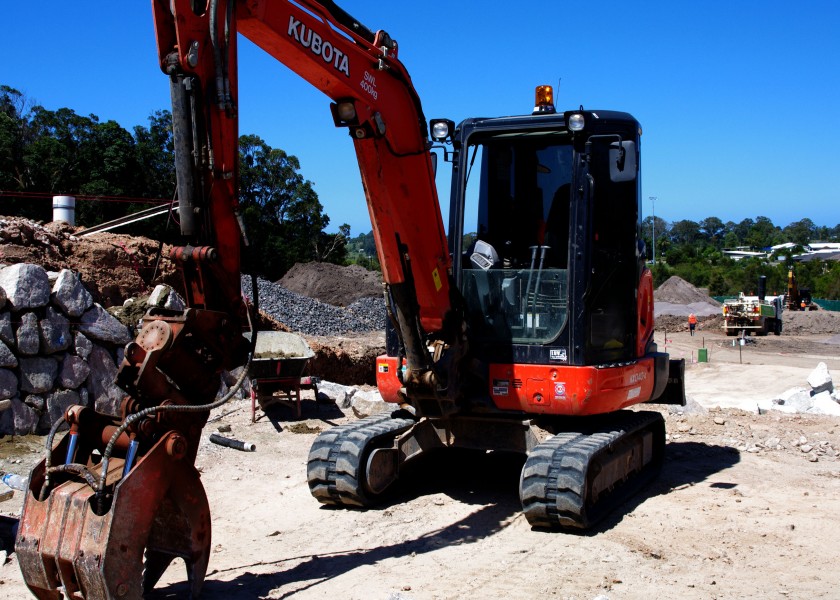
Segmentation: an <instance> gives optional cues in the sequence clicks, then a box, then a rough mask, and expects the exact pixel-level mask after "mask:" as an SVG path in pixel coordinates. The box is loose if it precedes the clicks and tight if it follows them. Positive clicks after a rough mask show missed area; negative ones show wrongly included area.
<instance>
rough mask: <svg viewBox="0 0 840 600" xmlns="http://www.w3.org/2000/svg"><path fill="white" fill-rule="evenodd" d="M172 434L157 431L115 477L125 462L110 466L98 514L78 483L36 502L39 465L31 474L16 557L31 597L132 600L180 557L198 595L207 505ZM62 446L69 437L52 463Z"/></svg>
mask: <svg viewBox="0 0 840 600" xmlns="http://www.w3.org/2000/svg"><path fill="white" fill-rule="evenodd" d="M177 435H178V434H177V433H175V432H171V431H170V432H169V433H167V434H166V435H164V436H163V437H162V438H161V439H160V440H159V441H158V442H157V443H156V444H155V445H154V446H153V447H152V448H151V449H150V450H149V452H148V453H147V454H145V455H144V456H143V457H142V458H141V459H139V460H138V462H137V464H136V465H135V466H134V468H133V469H132V470H131V471H130V472H129V473H128V475H127V476H125V477H123V478H122V480H120V477H121V474H122V470H123V466H124V461H123V460H121V459H117V458H114V459H113V460H112V461H111V462H110V463H109V466H108V476H107V479H106V489H110V488H111V486H113V485H114V483H116V487H114V488H113V490H114V491H113V499H112V502H111V505H110V508H109V509H108V510H107V512H105V513H104V514H101V515H99V514H96V512H95V510H94V505H95V502H94V493H95V491H94V490H93V489H92V488H91V486H90V485H88V483H87V482H86V481H84V480H83V479H81V478H78V479H76V478H72V479H69V480H67V481H64V482H63V483H60V484H58V485H56V486H55V487H54V488H52V489H50V490H49V494H48V495H46V497H45V498H44V499H43V500H39V496H40V494H41V486H42V485H43V483H44V479H45V477H44V475H45V463H44V462H43V461H42V462H41V463H39V464H38V465H37V466H36V467H35V468H34V469H33V471H32V475H31V477H30V487H29V491H28V493H27V496H26V500H25V503H24V507H23V514H22V516H21V520H20V527H19V529H18V537H17V541H16V544H15V552H16V553H17V555H18V561H19V563H20V568H21V572H22V573H23V577H24V580H25V581H26V585H27V586H28V587H29V589H30V591H31V592H32V593H33V594H34V595H35V596H36V597H37V598H40V599H42V600H47V599H50V600H53V599H54V600H58V599H60V598H64V597H67V598H71V599H74V600H81V599H82V598H84V599H86V600H105V599H120V600H130V599H137V600H139V599H141V598H143V595H144V593H145V592H147V591H149V590H151V589H152V588H153V587H154V585H155V584H156V583H157V582H158V580H159V579H160V577H161V576H162V575H163V573H164V571H166V568H167V567H168V566H169V564H170V563H171V562H172V560H173V559H175V558H178V557H180V558H181V559H183V560H184V562H185V563H186V567H187V577H188V580H189V583H190V589H191V594H192V597H193V598H196V597H197V596H198V594H199V592H200V591H201V586H202V584H203V583H204V576H205V573H206V571H207V563H208V560H209V556H210V508H209V506H208V503H207V496H206V495H205V493H204V487H203V486H202V485H201V481H200V479H199V475H198V472H197V471H196V469H195V467H194V466H193V465H192V464H190V462H189V461H188V460H184V457H183V453H182V452H180V451H179V450H180V449H179V447H178V444H177V443H175V442H176V438H177ZM66 446H67V437H65V438H64V439H63V440H62V442H61V443H60V444H58V446H57V447H56V448H55V450H54V451H53V459H54V460H55V461H58V460H60V457H62V456H65V452H66ZM54 464H55V463H54ZM97 468H98V467H97ZM91 471H92V473H93V474H94V476H96V477H98V476H99V474H100V473H99V472H98V471H97V470H95V469H91Z"/></svg>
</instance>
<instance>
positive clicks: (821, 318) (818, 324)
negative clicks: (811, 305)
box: [782, 310, 840, 335]
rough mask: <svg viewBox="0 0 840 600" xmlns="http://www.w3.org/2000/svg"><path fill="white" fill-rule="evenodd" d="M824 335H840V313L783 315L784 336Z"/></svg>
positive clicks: (791, 312)
mask: <svg viewBox="0 0 840 600" xmlns="http://www.w3.org/2000/svg"><path fill="white" fill-rule="evenodd" d="M786 333H787V334H790V335H822V334H837V333H840V312H832V311H828V310H814V311H798V310H786V311H784V312H783V313H782V335H784V334H786Z"/></svg>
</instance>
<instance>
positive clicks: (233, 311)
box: [15, 0, 684, 600]
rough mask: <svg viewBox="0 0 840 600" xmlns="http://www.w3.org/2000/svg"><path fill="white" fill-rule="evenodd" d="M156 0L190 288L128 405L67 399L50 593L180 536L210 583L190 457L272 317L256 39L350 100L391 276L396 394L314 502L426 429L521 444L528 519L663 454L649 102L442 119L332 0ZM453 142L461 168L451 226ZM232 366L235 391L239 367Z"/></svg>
mask: <svg viewBox="0 0 840 600" xmlns="http://www.w3.org/2000/svg"><path fill="white" fill-rule="evenodd" d="M152 8H153V13H154V19H155V27H156V34H157V41H158V50H159V57H160V66H161V68H162V70H163V71H164V73H166V74H167V75H168V77H169V80H170V87H171V96H172V115H173V127H174V143H175V155H176V167H177V185H178V201H179V211H180V222H181V230H182V234H183V238H184V243H183V244H182V245H180V246H178V247H175V248H174V249H173V251H172V253H171V259H172V260H173V261H175V262H176V263H177V264H178V265H179V267H180V269H181V271H182V273H183V277H184V285H185V290H186V300H187V308H186V309H184V310H179V311H173V310H165V309H151V310H150V311H149V312H148V313H147V314H146V315H145V316H144V318H143V326H142V329H141V330H140V332H139V333H138V335H137V337H136V339H135V340H134V341H133V342H131V343H129V344H128V345H127V346H126V348H125V358H124V360H123V362H122V364H121V366H120V369H119V373H118V376H117V383H118V385H119V386H120V387H121V388H122V389H123V390H125V392H126V397H125V399H124V401H123V403H122V409H121V414H120V415H119V416H112V415H105V414H100V413H97V412H95V411H94V410H93V409H92V408H91V407H83V406H74V407H71V408H70V409H68V410H67V412H66V413H65V415H64V418H63V419H62V420H60V421H58V422H57V423H56V424H55V426H54V427H53V429H52V431H51V432H50V435H49V436H48V440H47V452H46V456H45V459H44V460H43V461H42V462H41V463H39V464H38V465H36V466H35V467H34V468H33V470H32V472H31V476H30V481H29V488H28V491H27V497H26V500H25V505H24V510H23V514H22V516H21V521H20V526H19V532H18V538H17V541H16V546H15V549H16V552H17V554H18V560H19V563H20V567H21V571H22V572H23V576H24V579H25V581H26V584H27V586H28V587H29V589H30V590H31V591H32V593H33V594H35V596H37V597H38V598H42V599H57V598H60V597H64V596H67V597H69V598H87V599H89V600H90V599H100V598H120V599H129V598H132V599H134V598H141V597H142V596H143V595H144V594H145V593H146V592H148V591H149V590H151V589H152V588H153V587H154V586H155V584H156V583H157V581H158V580H159V578H160V577H161V575H162V574H163V572H164V571H165V570H166V568H167V567H168V565H169V564H170V563H171V561H172V560H173V559H174V558H177V557H180V558H182V559H183V560H184V562H185V563H186V566H187V576H188V579H189V583H190V587H191V593H192V596H193V597H197V596H198V595H199V592H200V590H201V587H202V583H203V581H204V577H205V573H206V569H207V564H208V560H209V555H210V536H211V532H210V513H209V508H208V502H207V498H206V495H205V493H204V489H203V487H202V484H201V481H200V479H199V475H198V473H197V471H196V468H195V465H194V463H195V458H196V453H197V450H198V444H199V440H200V435H201V432H202V429H203V427H204V425H205V424H206V422H207V419H208V415H209V412H210V410H212V409H213V408H215V407H218V406H220V405H221V404H223V403H224V402H225V401H227V399H228V398H229V397H231V396H232V394H233V393H234V392H235V391H236V389H237V388H238V387H239V386H240V385H241V384H242V382H243V381H244V380H245V379H246V377H247V367H248V365H249V363H250V358H251V356H252V354H253V348H254V344H255V343H256V339H257V337H258V336H257V335H252V336H250V339H249V338H248V336H246V335H244V334H245V333H247V330H249V329H251V322H252V318H251V316H252V314H253V312H254V308H253V307H252V306H250V305H248V304H247V303H245V302H244V301H243V300H242V296H241V289H240V251H241V247H242V246H243V245H247V235H246V232H245V231H244V227H243V225H242V221H241V219H240V218H239V216H238V209H237V185H238V173H237V168H238V154H237V143H238V119H237V110H238V92H237V35H238V34H242V35H243V36H245V37H246V38H248V39H249V40H251V41H252V42H254V43H255V44H256V45H257V46H259V47H261V48H263V49H264V50H265V51H266V52H268V53H269V54H270V55H271V56H273V57H274V58H276V59H277V60H278V61H279V62H281V63H283V64H285V65H286V66H288V67H289V68H290V69H292V71H294V72H295V73H297V74H298V75H300V76H301V77H303V78H304V79H305V80H307V81H308V82H310V83H311V84H312V85H313V86H315V87H317V88H318V89H320V90H322V91H323V92H324V93H325V94H326V95H327V96H328V97H329V98H330V99H331V100H332V102H331V104H330V110H331V114H332V118H333V120H334V122H335V124H336V126H338V127H343V128H346V129H347V130H348V132H349V134H350V137H351V139H352V142H353V146H354V148H355V151H356V155H357V157H358V162H359V167H360V172H361V177H362V182H363V185H364V190H365V196H366V200H367V205H368V209H369V212H370V217H371V223H372V226H373V233H374V238H375V241H376V245H377V251H378V256H379V261H380V264H381V265H382V274H383V278H384V281H385V284H386V290H387V292H386V304H387V308H388V314H389V316H390V326H389V328H388V331H387V335H386V338H387V353H386V355H383V356H382V357H380V358H379V359H378V360H377V361H376V372H377V381H378V385H379V389H380V391H381V393H382V396H383V398H384V399H385V400H387V401H389V402H392V403H394V410H393V411H392V412H386V413H384V414H381V415H376V416H373V417H370V418H367V419H362V420H359V421H357V422H354V423H352V424H349V425H345V426H340V427H335V428H333V429H330V430H328V431H325V432H323V433H321V434H320V435H319V436H318V437H317V438H316V440H315V442H314V443H313V446H312V449H311V451H310V453H309V458H308V480H309V486H310V489H311V491H312V494H313V495H314V497H315V498H317V499H318V500H319V501H321V502H323V503H326V504H333V505H339V506H367V505H369V504H371V503H373V502H375V501H377V500H378V499H380V496H381V494H382V493H383V492H384V491H385V490H386V488H388V486H389V485H391V484H392V483H393V482H395V481H396V480H397V479H398V477H399V474H400V470H401V467H402V466H403V465H404V464H405V463H407V462H408V461H411V460H416V459H417V458H418V457H420V456H421V455H422V454H423V453H424V452H426V451H428V450H430V449H439V448H449V447H467V448H478V449H482V450H488V451H509V452H520V453H523V454H525V455H527V459H526V461H525V464H524V467H523V470H522V477H521V485H520V496H521V499H522V504H523V510H524V512H525V515H526V517H527V518H528V520H529V522H530V523H531V524H532V525H533V526H535V527H542V528H549V529H563V528H574V529H580V528H586V527H589V526H590V525H592V524H593V523H595V522H597V521H598V520H599V519H600V518H602V517H603V516H604V515H605V514H606V513H607V512H608V511H610V510H611V509H613V508H614V507H615V506H616V505H617V504H619V503H620V502H622V501H623V500H625V499H626V498H627V497H628V495H630V494H632V493H633V492H634V491H635V490H636V489H638V487H639V486H640V485H641V484H643V483H644V482H645V481H647V480H649V479H650V478H651V477H652V476H654V475H655V474H656V472H657V470H658V468H659V466H660V465H661V463H662V460H663V453H664V445H665V435H664V423H663V419H662V417H661V416H660V414H659V413H658V412H655V411H626V410H623V409H625V408H627V407H630V406H633V405H637V404H640V403H643V402H649V401H656V402H660V403H662V402H668V403H684V390H683V378H682V370H683V363H682V361H676V360H670V359H669V357H668V355H667V354H665V353H661V352H658V351H657V347H656V344H655V343H654V340H653V286H652V278H651V274H650V272H649V271H648V269H647V268H646V267H645V262H644V256H645V252H644V250H645V249H644V245H643V243H642V241H641V238H640V235H639V225H640V193H639V192H640V178H639V173H640V160H639V156H640V155H639V143H640V136H641V127H640V126H639V124H638V122H637V121H636V120H635V119H634V118H633V117H632V116H631V115H629V114H626V113H621V112H614V111H606V110H604V111H601V110H584V109H582V108H581V109H579V110H573V111H568V112H565V113H558V112H557V111H556V109H555V107H554V102H553V92H552V90H551V88H549V87H547V86H540V87H539V88H537V94H536V103H535V107H534V109H533V111H532V112H531V113H530V114H528V115H523V116H512V117H501V118H494V119H483V118H481V119H478V118H476V119H467V120H465V121H463V122H461V123H460V124H458V125H457V126H456V125H455V123H454V122H452V121H450V120H448V119H433V120H432V121H431V122H428V123H427V121H426V119H425V117H424V115H423V112H422V108H421V103H420V100H419V97H418V95H417V93H416V91H415V89H414V87H413V85H412V83H411V79H410V78H409V75H408V73H407V71H406V69H405V67H404V66H403V64H402V63H401V62H400V60H399V58H398V51H399V47H398V45H397V42H396V41H395V40H394V39H393V38H391V37H390V36H389V35H388V34H387V33H385V32H384V31H381V30H380V31H376V32H373V31H371V30H369V29H367V28H366V27H364V26H363V25H361V24H360V23H359V22H358V21H357V20H355V19H353V18H352V17H351V16H350V15H348V14H347V13H346V12H344V11H343V10H342V9H340V8H339V7H338V6H336V5H335V4H334V3H333V2H331V1H315V0H294V1H291V0H202V1H195V0H153V2H152ZM430 132H431V133H430ZM438 149H443V157H444V159H445V160H449V161H451V163H452V173H453V175H452V188H451V198H450V215H449V227H448V235H447V230H446V229H445V228H444V222H443V218H442V216H441V212H440V208H439V203H438V196H437V190H436V187H435V170H436V161H435V157H436V155H437V154H438V152H437V151H436V150H438ZM252 250H258V249H252ZM254 288H255V289H256V286H254ZM237 367H245V368H244V369H242V370H241V372H242V374H241V375H240V376H239V379H238V380H237V382H236V384H235V385H234V386H232V389H231V392H229V393H228V394H226V395H225V396H222V397H217V392H218V389H219V382H220V377H221V374H222V373H223V371H225V370H227V371H230V370H234V369H236V368H237ZM63 425H65V426H67V427H68V428H69V431H68V433H67V434H66V435H64V436H63V437H62V439H61V440H60V441H59V442H55V437H56V435H57V432H58V430H59V429H61V428H62V426H63Z"/></svg>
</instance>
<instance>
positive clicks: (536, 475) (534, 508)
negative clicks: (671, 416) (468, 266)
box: [519, 411, 665, 530]
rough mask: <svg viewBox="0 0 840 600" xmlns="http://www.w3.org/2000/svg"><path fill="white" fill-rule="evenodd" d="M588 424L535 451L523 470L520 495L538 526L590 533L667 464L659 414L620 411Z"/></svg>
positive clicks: (563, 434)
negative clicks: (582, 530)
mask: <svg viewBox="0 0 840 600" xmlns="http://www.w3.org/2000/svg"><path fill="white" fill-rule="evenodd" d="M584 423H586V426H585V427H581V428H580V431H564V432H561V433H558V434H557V435H555V436H553V437H551V438H549V439H548V440H546V441H545V442H543V443H542V444H540V445H539V446H537V447H536V448H534V449H533V450H532V451H531V452H530V454H529V455H528V459H527V460H526V461H525V465H524V466H523V467H522V475H521V478H520V483H519V497H520V499H521V501H522V509H523V511H524V513H525V517H526V518H527V519H528V522H529V523H530V524H531V525H532V526H533V527H540V528H546V529H577V530H581V529H588V528H589V527H591V526H592V525H594V524H595V523H597V522H598V521H600V520H601V519H603V518H604V517H605V516H606V515H607V514H608V513H609V512H610V511H612V510H613V509H615V508H616V507H617V506H618V505H620V504H621V503H622V502H624V501H625V500H627V499H628V498H629V497H631V496H632V495H633V494H634V493H635V492H636V491H638V490H639V488H641V487H642V486H643V485H644V484H645V483H647V482H648V481H650V480H651V479H652V478H653V477H654V476H655V475H656V474H657V473H658V472H659V469H660V468H661V466H662V461H663V458H664V451H665V421H664V419H663V418H662V415H660V414H659V413H657V412H630V411H620V412H618V413H614V414H611V415H607V416H605V417H597V418H595V419H590V420H587V421H584Z"/></svg>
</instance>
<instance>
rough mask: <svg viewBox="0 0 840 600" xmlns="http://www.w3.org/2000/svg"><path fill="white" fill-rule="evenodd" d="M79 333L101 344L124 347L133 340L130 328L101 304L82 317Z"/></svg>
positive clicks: (94, 306)
mask: <svg viewBox="0 0 840 600" xmlns="http://www.w3.org/2000/svg"><path fill="white" fill-rule="evenodd" d="M79 331H80V332H82V333H83V334H84V335H85V336H86V337H89V338H92V339H94V340H97V341H100V342H109V343H111V344H116V345H118V346H124V345H125V344H127V343H128V342H130V341H131V340H132V336H131V332H130V331H129V330H128V327H126V326H125V325H123V324H122V323H120V322H119V320H118V319H117V318H116V317H114V316H113V315H111V314H110V313H109V312H108V311H106V310H105V309H104V308H102V306H101V305H100V304H94V305H93V306H92V307H91V308H90V309H89V310H88V311H87V312H86V313H85V314H83V315H82V317H81V320H80V323H79Z"/></svg>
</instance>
